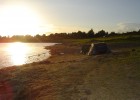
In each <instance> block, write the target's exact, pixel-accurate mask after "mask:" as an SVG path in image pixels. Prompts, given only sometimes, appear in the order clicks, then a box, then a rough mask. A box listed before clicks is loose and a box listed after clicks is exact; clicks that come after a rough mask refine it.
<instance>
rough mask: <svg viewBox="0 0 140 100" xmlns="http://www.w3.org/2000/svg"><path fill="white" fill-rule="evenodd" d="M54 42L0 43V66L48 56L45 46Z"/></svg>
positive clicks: (30, 61)
mask: <svg viewBox="0 0 140 100" xmlns="http://www.w3.org/2000/svg"><path fill="white" fill-rule="evenodd" d="M51 45H55V43H20V42H15V43H0V68H2V67H8V66H14V65H22V64H26V63H32V62H38V61H41V60H44V59H47V58H49V57H50V56H51V55H50V53H49V50H46V49H44V47H45V46H51Z"/></svg>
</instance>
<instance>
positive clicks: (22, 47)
mask: <svg viewBox="0 0 140 100" xmlns="http://www.w3.org/2000/svg"><path fill="white" fill-rule="evenodd" d="M29 50H30V48H29V46H28V45H26V44H25V43H21V42H15V43H11V44H10V45H9V46H8V48H7V51H8V53H9V54H10V56H11V61H12V63H13V64H14V65H21V64H25V63H26V60H27V59H26V58H25V57H26V55H27V53H28V51H29Z"/></svg>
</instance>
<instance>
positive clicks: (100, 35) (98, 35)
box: [96, 30, 108, 37]
mask: <svg viewBox="0 0 140 100" xmlns="http://www.w3.org/2000/svg"><path fill="white" fill-rule="evenodd" d="M107 35H108V33H106V32H105V31H104V30H101V31H99V32H98V33H96V37H104V36H107Z"/></svg>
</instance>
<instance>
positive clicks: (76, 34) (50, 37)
mask: <svg viewBox="0 0 140 100" xmlns="http://www.w3.org/2000/svg"><path fill="white" fill-rule="evenodd" d="M121 35H122V36H125V35H130V37H131V35H140V30H138V31H132V32H126V33H115V32H111V33H108V32H106V31H104V30H100V31H99V32H97V33H95V32H94V31H93V29H90V30H89V31H88V32H82V31H80V30H79V31H78V32H72V33H55V34H50V35H48V36H46V34H43V35H39V34H37V35H36V36H31V35H25V36H22V35H14V36H12V37H9V36H7V37H6V36H0V42H15V41H21V42H51V41H55V40H56V41H58V40H62V39H87V38H98V37H110V36H111V37H112V36H121Z"/></svg>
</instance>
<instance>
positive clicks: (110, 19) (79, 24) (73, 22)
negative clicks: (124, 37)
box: [0, 0, 140, 32]
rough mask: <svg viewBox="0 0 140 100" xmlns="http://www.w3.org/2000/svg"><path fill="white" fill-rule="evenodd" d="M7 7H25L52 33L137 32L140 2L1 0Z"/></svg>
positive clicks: (115, 0)
mask: <svg viewBox="0 0 140 100" xmlns="http://www.w3.org/2000/svg"><path fill="white" fill-rule="evenodd" d="M7 4H11V5H12V4H17V5H18V4H24V5H28V6H29V7H30V8H31V9H32V10H34V12H36V14H37V15H39V16H41V17H42V19H43V21H44V23H43V24H42V26H41V27H44V28H45V27H46V26H47V27H49V28H51V29H50V30H49V31H52V32H72V31H78V30H81V31H88V30H90V29H91V28H92V29H93V30H94V31H99V30H101V29H104V30H106V31H109V32H111V31H131V30H138V29H140V6H139V5H140V0H0V6H3V5H7ZM0 9H1V8H0Z"/></svg>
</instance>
